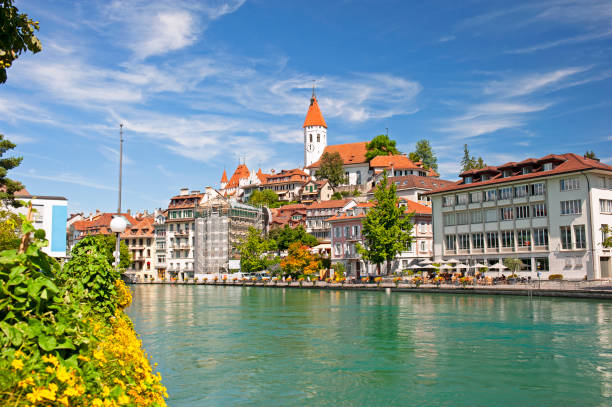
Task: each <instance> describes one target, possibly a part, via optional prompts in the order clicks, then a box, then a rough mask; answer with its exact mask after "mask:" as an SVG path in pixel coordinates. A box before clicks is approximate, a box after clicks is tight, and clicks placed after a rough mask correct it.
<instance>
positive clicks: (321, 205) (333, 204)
mask: <svg viewBox="0 0 612 407" xmlns="http://www.w3.org/2000/svg"><path fill="white" fill-rule="evenodd" d="M350 201H352V199H332V200H331V201H323V202H314V203H313V204H311V205H310V206H309V207H308V209H329V208H342V207H343V206H344V205H346V204H347V203H349V202H350Z"/></svg>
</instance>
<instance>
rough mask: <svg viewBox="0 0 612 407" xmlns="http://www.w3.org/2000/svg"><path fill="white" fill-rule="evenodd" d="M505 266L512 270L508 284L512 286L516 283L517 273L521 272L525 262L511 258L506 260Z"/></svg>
mask: <svg viewBox="0 0 612 407" xmlns="http://www.w3.org/2000/svg"><path fill="white" fill-rule="evenodd" d="M504 266H506V267H508V268H509V269H510V276H508V282H509V283H511V284H512V283H515V282H516V278H517V277H518V276H517V275H516V273H517V272H518V271H520V270H521V268H523V262H522V261H521V259H519V258H516V257H509V258H507V259H504Z"/></svg>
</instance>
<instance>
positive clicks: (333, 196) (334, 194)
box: [331, 191, 344, 201]
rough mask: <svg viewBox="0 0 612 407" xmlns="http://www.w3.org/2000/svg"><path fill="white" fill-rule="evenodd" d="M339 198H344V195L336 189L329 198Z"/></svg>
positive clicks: (336, 199)
mask: <svg viewBox="0 0 612 407" xmlns="http://www.w3.org/2000/svg"><path fill="white" fill-rule="evenodd" d="M341 199H344V197H343V196H342V194H341V193H340V191H336V192H334V193H333V194H332V196H331V200H332V201H339V200H341Z"/></svg>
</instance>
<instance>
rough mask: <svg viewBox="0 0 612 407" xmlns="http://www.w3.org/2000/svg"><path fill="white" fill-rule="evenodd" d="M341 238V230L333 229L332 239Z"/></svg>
mask: <svg viewBox="0 0 612 407" xmlns="http://www.w3.org/2000/svg"><path fill="white" fill-rule="evenodd" d="M341 236H342V228H339V227H337V226H336V227H335V228H334V237H341Z"/></svg>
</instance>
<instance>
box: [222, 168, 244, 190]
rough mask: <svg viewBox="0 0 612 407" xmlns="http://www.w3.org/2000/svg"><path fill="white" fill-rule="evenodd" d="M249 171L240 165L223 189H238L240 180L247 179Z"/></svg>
mask: <svg viewBox="0 0 612 407" xmlns="http://www.w3.org/2000/svg"><path fill="white" fill-rule="evenodd" d="M249 175H250V171H249V169H248V168H247V166H246V165H245V164H240V165H238V167H237V168H236V171H234V173H233V174H232V177H231V178H230V180H229V182H228V183H227V185H226V186H225V188H238V186H239V184H240V180H241V179H243V178H249Z"/></svg>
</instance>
